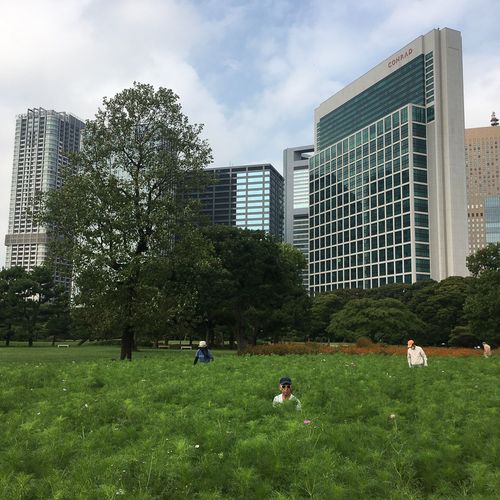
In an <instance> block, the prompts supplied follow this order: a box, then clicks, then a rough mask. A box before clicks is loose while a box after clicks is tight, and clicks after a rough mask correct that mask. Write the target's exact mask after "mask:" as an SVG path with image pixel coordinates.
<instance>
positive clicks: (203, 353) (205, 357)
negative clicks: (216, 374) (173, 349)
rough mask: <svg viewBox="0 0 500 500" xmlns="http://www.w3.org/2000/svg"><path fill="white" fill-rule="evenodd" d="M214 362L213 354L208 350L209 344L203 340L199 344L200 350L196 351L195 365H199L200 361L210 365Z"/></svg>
mask: <svg viewBox="0 0 500 500" xmlns="http://www.w3.org/2000/svg"><path fill="white" fill-rule="evenodd" d="M213 360H214V357H213V356H212V353H211V352H210V351H209V350H208V346H207V343H206V342H205V341H204V340H202V341H201V342H200V343H199V344H198V350H197V351H196V354H195V356H194V363H193V365H195V364H196V363H198V361H199V362H200V363H210V361H213Z"/></svg>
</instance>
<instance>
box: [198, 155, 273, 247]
mask: <svg viewBox="0 0 500 500" xmlns="http://www.w3.org/2000/svg"><path fill="white" fill-rule="evenodd" d="M207 172H208V173H209V174H210V175H212V176H213V180H214V182H213V184H211V185H210V186H208V188H206V190H205V191H203V192H200V193H194V197H195V198H197V199H199V200H200V201H201V204H202V213H203V214H204V215H205V216H206V217H207V218H208V219H209V220H210V221H211V222H212V223H213V224H223V225H226V226H237V227H241V228H245V229H256V230H257V229H260V230H263V231H266V232H268V233H270V234H272V235H274V236H276V238H278V239H279V240H280V241H281V240H282V239H283V177H282V176H281V175H280V174H279V173H278V171H277V170H276V169H275V168H274V167H273V166H272V165H270V164H259V165H241V166H231V167H217V168H210V169H207Z"/></svg>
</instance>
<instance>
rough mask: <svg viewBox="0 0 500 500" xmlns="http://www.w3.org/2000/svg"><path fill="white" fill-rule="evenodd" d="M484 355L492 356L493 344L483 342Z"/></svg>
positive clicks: (486, 356)
mask: <svg viewBox="0 0 500 500" xmlns="http://www.w3.org/2000/svg"><path fill="white" fill-rule="evenodd" d="M483 350H484V352H483V356H484V357H485V358H489V357H490V356H491V346H490V345H489V344H487V343H486V342H483Z"/></svg>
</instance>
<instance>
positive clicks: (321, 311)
mask: <svg viewBox="0 0 500 500" xmlns="http://www.w3.org/2000/svg"><path fill="white" fill-rule="evenodd" d="M467 266H468V268H469V271H470V272H471V274H472V276H471V277H467V278H463V277H458V276H453V277H450V278H447V279H444V280H442V281H440V282H439V283H438V282H435V281H432V280H429V281H423V282H419V283H414V284H411V285H408V284H403V283H400V284H392V285H387V286H383V287H380V288H374V289H367V290H362V289H343V290H337V291H335V292H331V293H325V294H321V295H317V296H316V297H314V300H313V304H312V309H311V338H313V339H321V338H328V339H329V340H333V341H345V342H354V341H356V340H357V339H358V338H360V337H368V338H370V339H371V340H372V341H374V342H384V343H387V344H398V343H402V342H404V341H405V340H406V339H408V338H414V339H415V340H416V341H417V342H418V343H421V344H424V345H442V344H445V345H451V346H463V347H472V346H476V345H478V344H480V343H481V341H483V340H487V341H488V343H491V344H493V345H498V344H499V341H500V321H499V320H500V244H499V243H497V244H490V245H488V246H487V247H486V248H484V249H481V250H479V251H478V252H477V253H476V254H474V255H472V256H470V257H468V259H467Z"/></svg>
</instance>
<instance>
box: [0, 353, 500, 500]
mask: <svg viewBox="0 0 500 500" xmlns="http://www.w3.org/2000/svg"><path fill="white" fill-rule="evenodd" d="M214 354H215V362H214V363H212V364H210V365H208V366H200V365H199V364H198V365H196V366H193V356H194V352H192V351H180V350H177V351H173V350H166V349H165V350H153V349H143V350H141V351H140V352H138V353H134V361H132V362H131V363H129V362H119V361H117V358H118V355H119V347H117V346H93V345H83V346H81V347H76V345H71V347H69V348H56V347H49V346H43V347H33V348H28V347H9V348H1V349H0V414H1V418H2V424H3V425H2V426H1V428H0V429H1V430H0V463H2V464H3V465H2V475H1V476H0V498H20V499H25V498H26V499H28V498H60V499H66V498H67V499H75V498H77V499H78V498H81V499H87V498H95V499H101V498H102V499H114V498H134V499H162V498H173V499H184V498H185V499H187V498H200V499H219V498H220V499H222V498H249V499H250V498H251V499H259V498H262V499H264V498H265V499H268V498H275V499H285V498H286V499H289V498H291V499H301V498H325V499H332V498H333V499H335V498H339V499H353V498H393V499H428V498H436V499H437V498H443V499H444V498H450V499H451V498H453V499H455V498H476V499H489V498H491V499H493V498H497V497H496V495H497V493H498V491H500V473H499V470H500V468H499V464H500V447H499V443H500V439H499V437H500V436H499V427H500V426H499V425H498V419H499V401H500V397H499V396H500V394H499V389H498V375H499V367H500V364H499V361H498V359H499V358H498V357H495V356H494V357H492V358H490V359H484V358H482V357H481V356H479V355H476V356H471V357H438V356H432V355H430V356H429V367H428V368H427V369H421V370H418V369H413V370H410V369H409V368H408V367H407V364H406V358H405V356H404V351H403V352H402V353H401V354H400V353H392V354H391V355H382V354H366V355H353V354H347V353H333V354H330V353H323V354H314V355H287V356H276V355H274V356H236V355H235V354H234V353H232V352H228V351H220V352H219V351H215V353H214ZM283 375H288V376H290V377H291V378H292V379H293V382H294V387H295V394H296V395H297V397H299V399H300V400H301V402H302V411H300V412H298V411H296V410H295V408H294V407H291V408H290V407H288V406H287V405H283V406H282V407H278V408H273V407H272V404H271V401H272V398H273V396H274V395H276V394H277V393H278V390H277V384H278V380H279V378H280V377H281V376H283Z"/></svg>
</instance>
